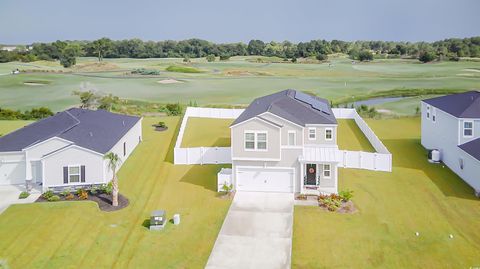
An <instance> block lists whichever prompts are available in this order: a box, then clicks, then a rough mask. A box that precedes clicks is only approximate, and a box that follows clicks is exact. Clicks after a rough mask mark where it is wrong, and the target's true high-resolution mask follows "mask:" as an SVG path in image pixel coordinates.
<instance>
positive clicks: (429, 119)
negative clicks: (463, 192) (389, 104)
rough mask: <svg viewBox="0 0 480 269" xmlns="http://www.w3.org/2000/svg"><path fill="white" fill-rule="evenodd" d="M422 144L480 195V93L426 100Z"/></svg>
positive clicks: (473, 92) (423, 110)
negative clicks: (437, 153) (435, 152)
mask: <svg viewBox="0 0 480 269" xmlns="http://www.w3.org/2000/svg"><path fill="white" fill-rule="evenodd" d="M421 105H422V145H423V146H424V147H425V148H426V149H429V150H433V149H437V150H439V151H440V159H441V161H442V162H443V163H444V164H446V165H447V166H448V167H449V168H450V169H451V170H453V171H454V172H455V173H456V174H457V175H458V176H460V177H461V178H462V179H463V180H464V181H465V182H466V183H467V184H469V185H470V186H471V187H472V188H473V189H474V190H475V193H476V194H477V196H478V195H480V92H478V91H470V92H465V93H459V94H453V95H447V96H442V97H437V98H432V99H427V100H423V101H422V103H421Z"/></svg>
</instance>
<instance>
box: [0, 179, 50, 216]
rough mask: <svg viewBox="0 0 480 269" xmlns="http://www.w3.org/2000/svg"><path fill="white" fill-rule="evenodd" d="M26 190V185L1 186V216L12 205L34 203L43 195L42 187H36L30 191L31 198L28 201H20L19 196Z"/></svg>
mask: <svg viewBox="0 0 480 269" xmlns="http://www.w3.org/2000/svg"><path fill="white" fill-rule="evenodd" d="M24 190H25V185H23V184H22V185H5V186H0V214H2V212H3V211H5V210H6V209H7V208H8V207H9V206H10V205H11V204H26V203H33V202H35V200H37V199H38V197H39V196H40V194H41V191H40V187H38V186H36V185H35V186H34V188H33V189H32V190H31V191H30V196H28V197H27V198H26V199H18V196H19V195H20V193H21V192H22V191H24Z"/></svg>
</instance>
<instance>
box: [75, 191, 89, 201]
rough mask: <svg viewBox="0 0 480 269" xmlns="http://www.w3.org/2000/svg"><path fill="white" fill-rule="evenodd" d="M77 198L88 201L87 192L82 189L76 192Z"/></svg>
mask: <svg viewBox="0 0 480 269" xmlns="http://www.w3.org/2000/svg"><path fill="white" fill-rule="evenodd" d="M77 196H78V198H80V199H82V200H87V199H88V192H87V191H86V190H84V189H78V190H77Z"/></svg>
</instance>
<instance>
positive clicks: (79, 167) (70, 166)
mask: <svg viewBox="0 0 480 269" xmlns="http://www.w3.org/2000/svg"><path fill="white" fill-rule="evenodd" d="M67 167H68V168H67V170H68V183H69V184H77V183H81V182H82V166H81V165H80V164H73V165H68V166H67ZM75 167H77V168H78V174H74V173H72V174H71V173H70V168H75ZM77 175H78V181H77V182H72V181H70V176H77Z"/></svg>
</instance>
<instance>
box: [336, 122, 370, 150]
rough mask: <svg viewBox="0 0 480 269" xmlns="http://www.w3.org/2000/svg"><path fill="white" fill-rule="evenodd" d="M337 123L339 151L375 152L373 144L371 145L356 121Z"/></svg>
mask: <svg viewBox="0 0 480 269" xmlns="http://www.w3.org/2000/svg"><path fill="white" fill-rule="evenodd" d="M337 121H338V130H337V133H338V134H337V144H338V148H339V149H343V150H353V151H367V152H375V149H374V148H373V147H372V144H370V142H369V141H368V139H367V137H365V135H364V134H363V133H362V130H360V128H358V125H357V124H356V123H355V121H354V120H337Z"/></svg>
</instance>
